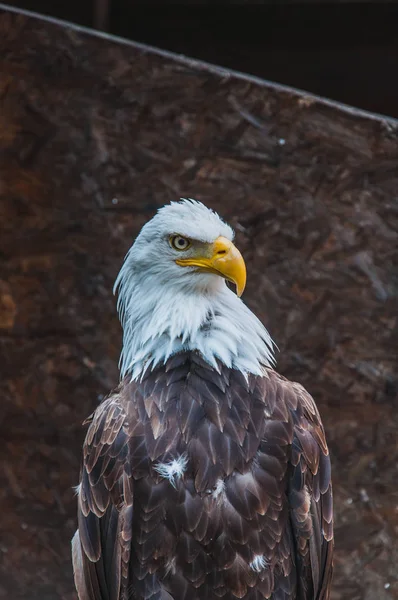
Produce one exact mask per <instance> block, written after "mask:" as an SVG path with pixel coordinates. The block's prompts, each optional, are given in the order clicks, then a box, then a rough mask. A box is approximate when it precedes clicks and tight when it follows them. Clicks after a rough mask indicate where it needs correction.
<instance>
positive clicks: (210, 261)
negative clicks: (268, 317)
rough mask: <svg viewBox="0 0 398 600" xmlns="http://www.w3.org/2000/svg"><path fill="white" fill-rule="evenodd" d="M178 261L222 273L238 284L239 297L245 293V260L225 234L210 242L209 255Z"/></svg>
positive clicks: (222, 275)
mask: <svg viewBox="0 0 398 600" xmlns="http://www.w3.org/2000/svg"><path fill="white" fill-rule="evenodd" d="M206 254H207V253H206ZM176 263H177V265H180V266H181V267H197V268H198V271H202V272H206V273H214V274H216V275H221V277H224V279H227V280H228V281H231V282H232V283H234V284H235V285H236V293H237V295H238V296H239V297H240V296H241V295H242V294H243V290H244V289H245V286H246V265H245V261H244V260H243V256H242V255H241V253H240V252H239V250H238V249H237V247H236V246H234V244H233V243H232V242H230V241H229V240H227V238H225V237H223V236H220V237H218V238H217V239H216V241H215V242H214V243H213V244H209V252H208V255H207V256H191V257H190V258H179V259H177V260H176Z"/></svg>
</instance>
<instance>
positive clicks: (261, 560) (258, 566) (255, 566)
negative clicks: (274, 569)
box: [249, 554, 268, 573]
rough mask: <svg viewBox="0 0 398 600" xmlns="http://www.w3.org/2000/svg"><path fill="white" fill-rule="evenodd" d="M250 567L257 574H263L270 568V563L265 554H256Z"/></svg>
mask: <svg viewBox="0 0 398 600" xmlns="http://www.w3.org/2000/svg"><path fill="white" fill-rule="evenodd" d="M249 566H250V568H251V569H252V570H253V571H255V572H256V573H261V571H263V570H264V569H265V568H266V567H267V566H268V561H267V559H266V558H265V556H264V555H263V554H256V555H255V557H254V558H253V560H252V562H251V563H250V565H249Z"/></svg>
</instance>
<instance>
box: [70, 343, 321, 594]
mask: <svg viewBox="0 0 398 600" xmlns="http://www.w3.org/2000/svg"><path fill="white" fill-rule="evenodd" d="M79 536H80V541H81V545H82V548H81V547H80V542H79V539H78V538H77V537H76V538H75V541H74V567H75V577H76V583H77V587H78V590H79V594H80V597H81V600H108V599H109V600H114V599H115V600H116V599H118V598H120V599H126V598H130V597H131V598H137V600H144V599H145V600H149V599H151V600H166V599H169V600H171V599H174V600H185V599H186V600H213V599H214V600H215V599H218V598H224V599H225V600H232V599H233V598H245V599H246V600H261V599H263V598H270V597H272V598H273V599H274V600H288V599H295V598H297V599H302V600H304V599H310V598H311V599H319V600H323V599H326V598H327V597H328V588H329V580H330V576H331V556H332V541H331V540H332V496H331V484H330V461H329V456H328V450H327V447H326V443H325V436H324V431H323V428H322V425H321V422H320V418H319V414H318V411H317V409H316V407H315V404H314V402H313V400H312V398H311V397H310V396H309V395H308V394H307V393H306V392H305V390H304V389H303V388H302V387H301V386H299V385H298V384H294V383H291V382H289V381H287V380H285V379H284V378H282V377H281V376H279V375H278V374H277V373H275V372H274V371H273V370H271V369H267V370H266V371H265V372H264V376H263V377H256V376H249V377H248V378H245V377H244V376H243V375H242V373H241V372H239V371H236V370H234V369H230V368H227V367H226V366H224V365H221V364H220V366H219V371H216V370H215V369H213V368H212V367H211V366H210V365H209V364H207V363H206V362H205V361H204V360H202V359H201V358H200V356H199V355H198V354H196V353H193V352H189V353H181V354H179V355H176V356H174V357H173V358H171V359H169V360H168V361H167V362H166V364H165V365H164V366H161V367H158V368H157V369H155V370H153V371H151V372H148V373H147V374H146V375H145V376H144V378H143V379H142V381H141V382H139V383H138V382H129V381H128V380H127V379H126V380H125V381H124V382H123V383H122V384H121V386H120V387H119V388H118V390H116V391H115V393H114V394H113V395H112V396H110V397H109V398H108V399H106V400H105V401H104V402H103V403H102V404H101V405H100V406H99V407H98V409H97V411H96V412H95V414H94V416H93V418H92V421H91V424H90V427H89V430H88V433H87V437H86V442H85V446H84V463H83V468H82V479H81V488H80V494H79ZM84 594H85V595H84Z"/></svg>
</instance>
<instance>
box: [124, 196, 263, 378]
mask: <svg viewBox="0 0 398 600" xmlns="http://www.w3.org/2000/svg"><path fill="white" fill-rule="evenodd" d="M233 238H234V233H233V230H232V229H231V227H230V226H229V225H227V224H226V223H225V222H224V221H223V220H222V219H221V218H220V217H219V215H218V214H216V213H215V212H214V211H212V210H211V209H209V208H207V207H206V206H204V205H203V204H202V203H200V202H197V201H196V200H192V199H183V200H181V201H180V202H172V203H171V204H169V205H167V206H164V207H163V208H161V209H159V210H158V212H157V213H156V215H155V216H154V217H153V218H152V219H151V220H150V221H148V223H146V224H145V225H144V226H143V228H142V229H141V231H140V233H139V235H138V236H137V238H136V240H135V242H134V244H133V245H132V247H131V248H130V250H129V252H128V253H127V255H126V259H125V262H124V264H123V267H122V269H121V271H120V273H119V275H118V278H117V280H116V283H115V290H118V294H119V297H118V309H119V314H120V317H121V322H122V325H123V329H124V338H123V350H122V356H121V372H122V376H123V375H125V374H126V373H128V372H131V373H132V374H133V377H138V376H139V375H142V373H143V372H144V371H145V369H146V368H148V366H149V365H150V366H151V367H153V366H155V365H156V364H158V363H160V362H164V361H166V360H167V359H168V358H169V357H170V356H172V355H173V354H175V353H176V352H179V351H184V350H194V351H197V352H199V353H201V354H202V356H203V357H204V358H205V359H206V360H207V361H208V362H209V363H210V364H211V365H212V366H214V367H217V361H218V360H221V361H222V362H224V363H225V364H227V365H228V366H236V367H238V368H239V366H240V368H241V370H242V371H244V372H247V371H248V370H252V371H253V372H260V371H261V367H262V366H263V365H268V364H269V363H270V361H271V360H272V358H271V354H270V348H271V346H272V342H271V340H270V337H269V334H268V332H267V331H266V330H265V328H264V327H263V325H262V324H261V323H260V322H259V321H258V319H257V318H256V317H255V315H254V314H253V313H252V312H251V311H250V310H249V309H248V308H247V307H246V305H244V304H243V302H242V301H241V300H240V296H241V295H242V293H243V290H244V288H245V285H246V266H245V262H244V260H243V257H242V255H241V253H240V252H239V250H238V249H237V248H236V246H235V245H234V243H233ZM227 281H228V282H230V283H232V284H234V285H235V286H236V294H235V293H234V292H233V291H232V290H231V289H230V288H229V287H228V286H227V284H226V282H227ZM248 367H249V368H248Z"/></svg>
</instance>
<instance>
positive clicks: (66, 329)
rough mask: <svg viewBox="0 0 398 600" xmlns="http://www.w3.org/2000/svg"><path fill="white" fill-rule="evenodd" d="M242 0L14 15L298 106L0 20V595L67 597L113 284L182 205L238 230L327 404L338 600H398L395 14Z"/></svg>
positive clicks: (260, 309) (253, 282)
mask: <svg viewBox="0 0 398 600" xmlns="http://www.w3.org/2000/svg"><path fill="white" fill-rule="evenodd" d="M239 4H240V3H234V2H212V3H211V5H210V3H203V4H202V5H197V4H193V3H192V4H189V3H185V4H181V5H178V6H177V5H172V4H167V3H163V4H162V5H158V4H152V3H151V2H149V1H148V2H146V3H145V4H144V3H140V2H128V1H127V0H123V1H122V0H112V1H109V2H106V1H105V0H103V1H100V0H98V1H97V2H95V3H92V2H85V1H83V0H81V1H80V2H74V1H69V2H61V1H57V2H51V3H50V2H47V3H45V2H41V1H40V0H37V1H36V2H15V3H13V7H14V9H15V7H24V8H26V9H29V10H36V11H39V12H40V11H43V13H45V14H47V15H53V16H56V17H62V18H66V19H70V20H71V21H74V22H75V23H79V24H82V25H84V26H87V27H92V26H95V27H97V28H99V29H102V30H103V31H107V32H111V33H113V34H115V35H123V36H125V37H126V38H129V39H131V40H133V41H134V40H138V41H140V42H144V43H147V44H152V45H155V46H158V47H160V48H162V49H165V50H171V51H174V52H179V53H184V54H186V55H188V56H191V57H194V58H198V59H204V60H206V61H210V62H213V63H215V64H217V65H221V66H223V67H225V68H233V69H238V70H240V71H242V72H247V73H250V74H252V75H256V76H258V77H263V78H266V79H267V80H272V81H275V82H278V83H281V84H285V85H289V86H293V87H297V88H302V89H304V90H306V92H305V93H299V92H297V91H296V90H294V89H291V90H290V91H286V90H285V91H284V90H282V89H281V88H280V87H278V86H276V85H274V84H272V83H270V82H269V81H268V82H267V81H263V80H260V79H258V80H253V79H252V78H251V79H250V78H247V77H245V76H244V75H242V76H240V77H235V76H233V75H231V74H230V73H228V71H226V70H220V69H218V68H216V67H209V66H206V65H203V64H197V63H195V62H192V61H190V60H183V59H181V60H175V59H174V58H173V57H171V56H167V55H161V54H159V53H156V52H152V51H148V50H145V51H144V50H143V49H142V48H139V47H137V46H136V45H134V43H132V44H127V43H116V42H115V41H112V40H109V39H107V38H106V36H105V37H104V36H103V37H100V36H97V35H87V34H86V33H83V32H81V31H79V30H78V29H76V28H73V27H69V26H67V25H65V24H63V25H55V24H53V23H49V22H46V21H43V20H42V19H40V18H39V19H37V18H29V17H27V16H22V15H20V14H17V13H14V12H10V11H9V10H7V9H6V8H4V5H3V6H0V224H1V234H0V398H1V402H0V439H1V441H2V443H1V445H0V599H1V598H12V599H13V600H56V599H61V600H76V596H75V592H74V589H73V583H72V571H71V564H70V546H69V544H70V539H71V537H72V535H73V532H74V530H75V528H76V499H75V497H74V493H73V487H72V486H74V485H76V484H77V482H78V474H79V465H80V459H81V446H82V442H83V437H84V434H85V429H84V427H82V422H83V420H84V419H85V418H86V417H87V416H88V415H89V414H90V413H91V412H92V411H93V410H94V409H95V408H96V406H97V405H98V403H99V402H100V401H101V400H102V399H103V398H104V396H105V395H106V394H108V392H109V391H110V390H111V389H112V388H113V387H114V386H115V385H116V384H117V382H118V368H117V363H118V357H119V352H120V347H121V329H120V325H119V322H118V317H117V314H116V303H115V298H114V296H113V294H112V286H113V282H114V279H115V277H116V274H117V272H118V270H119V268H120V265H121V263H122V260H123V257H124V255H125V253H126V251H127V250H128V248H129V246H130V245H131V243H132V241H133V239H134V237H135V236H136V235H137V233H138V231H139V230H140V228H141V227H142V225H143V224H144V223H145V222H146V221H147V220H148V219H149V218H151V217H152V216H153V214H154V212H155V210H156V209H157V208H159V207H160V206H162V205H164V204H166V203H168V202H170V201H171V200H175V199H178V198H179V197H196V198H197V199H199V200H201V201H203V202H204V203H206V204H208V205H209V206H211V207H213V208H214V209H215V210H217V211H218V212H219V213H220V214H221V215H222V216H223V217H224V218H225V219H226V220H227V221H228V222H230V223H231V225H232V226H233V227H235V229H236V232H237V244H238V246H239V248H240V249H241V250H242V253H243V255H244V257H245V260H246V263H247V267H248V275H249V277H248V285H247V289H246V291H245V296H244V300H245V302H247V304H248V305H249V306H250V307H251V308H252V309H253V310H254V311H255V313H256V314H257V315H258V316H259V318H261V319H262V321H263V322H264V323H265V324H266V326H267V327H268V329H269V330H270V332H271V335H272V336H273V338H274V339H275V340H276V343H277V344H278V347H279V349H280V353H279V356H278V370H279V371H280V372H281V373H283V374H284V375H285V376H287V377H289V378H291V379H293V380H296V381H299V382H301V383H302V384H303V385H304V386H305V387H306V388H307V389H308V390H309V391H310V392H311V393H312V394H313V396H314V398H315V400H316V402H317V404H318V407H319V410H320V412H321V414H322V417H323V421H324V424H325V427H326V431H327V436H328V442H329V447H330V451H331V457H332V465H333V481H334V498H335V515H336V519H335V531H336V557H335V577H334V584H333V591H332V600H374V599H375V598H377V599H378V600H391V599H398V569H397V565H398V488H397V479H398V443H397V440H398V436H397V432H398V413H397V407H398V353H397V348H398V301H397V299H398V121H397V120H396V119H394V117H398V108H397V107H398V102H397V99H398V98H397V94H398V92H397V86H398V78H397V77H396V73H397V72H398V69H397V67H398V64H397V57H398V52H397V43H398V36H397V35H396V31H398V28H397V22H396V18H395V17H396V7H395V6H394V5H392V4H389V3H379V4H378V6H375V5H368V4H366V5H365V4H360V3H352V4H351V5H346V4H345V3H342V2H335V3H328V4H325V3H322V2H316V3H312V4H310V5H307V4H298V3H295V2H291V3H281V2H280V3H278V5H272V6H270V5H261V6H251V5H246V3H242V4H245V6H240V5H239ZM307 92H312V93H315V94H320V95H324V96H326V97H327V98H331V99H333V100H337V101H339V102H345V103H348V104H350V105H352V108H347V107H341V106H339V105H335V104H334V103H333V102H330V101H329V100H326V99H324V98H318V99H317V98H314V97H312V96H311V95H309V94H308V93H307ZM358 109H366V110H370V111H374V112H376V113H382V114H384V115H387V116H385V117H382V118H380V117H379V116H378V115H376V114H370V113H369V114H363V113H362V112H360V111H359V110H358Z"/></svg>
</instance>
